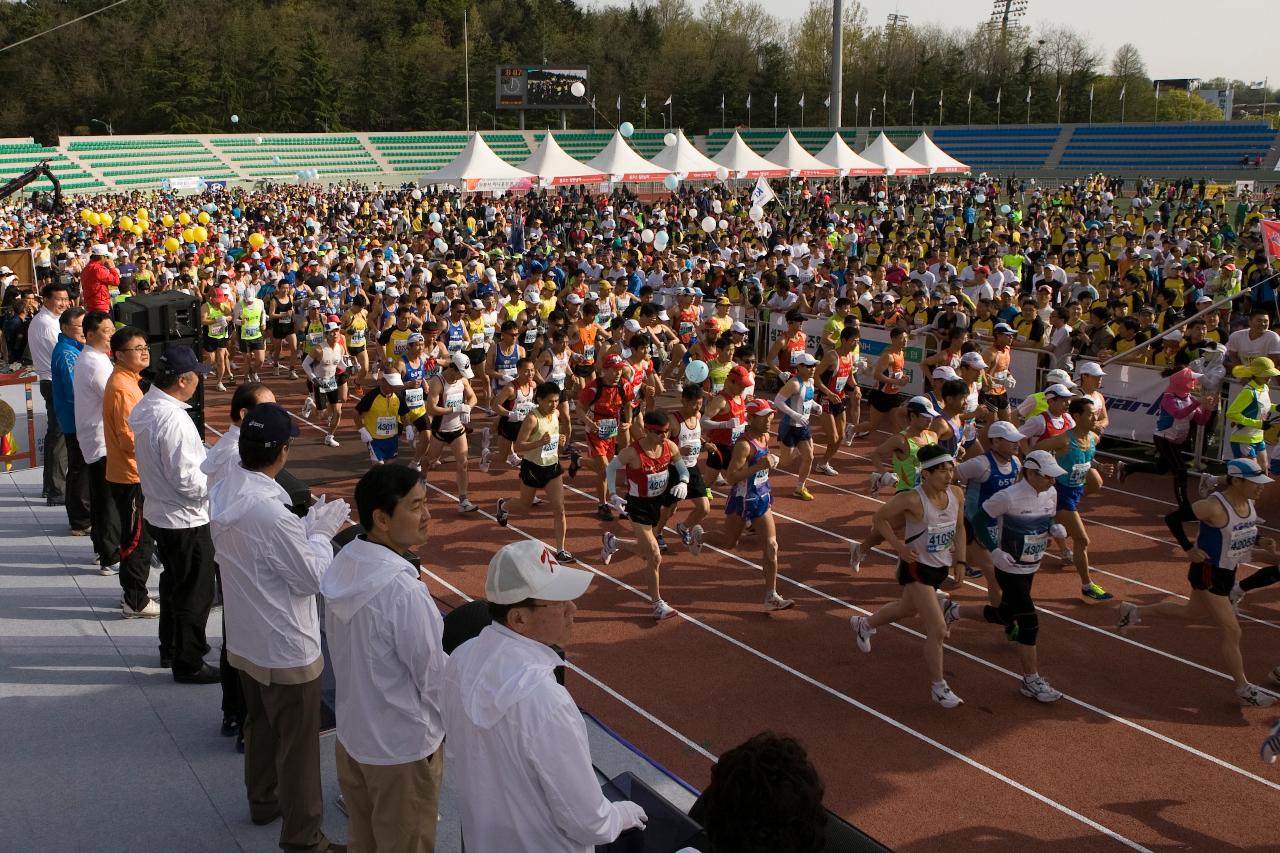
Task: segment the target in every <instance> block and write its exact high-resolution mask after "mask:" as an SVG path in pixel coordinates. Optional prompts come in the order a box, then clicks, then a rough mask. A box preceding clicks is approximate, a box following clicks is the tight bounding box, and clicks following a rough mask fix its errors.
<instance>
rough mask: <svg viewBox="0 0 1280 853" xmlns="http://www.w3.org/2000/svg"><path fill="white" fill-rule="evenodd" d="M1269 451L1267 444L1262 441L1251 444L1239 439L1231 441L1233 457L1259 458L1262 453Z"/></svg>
mask: <svg viewBox="0 0 1280 853" xmlns="http://www.w3.org/2000/svg"><path fill="white" fill-rule="evenodd" d="M1266 451H1267V446H1266V445H1265V444H1263V443H1262V442H1261V441H1255V442H1252V443H1251V444H1241V443H1240V442H1238V441H1233V442H1231V458H1233V459H1257V458H1258V456H1259V455H1260V454H1263V453H1265V452H1266Z"/></svg>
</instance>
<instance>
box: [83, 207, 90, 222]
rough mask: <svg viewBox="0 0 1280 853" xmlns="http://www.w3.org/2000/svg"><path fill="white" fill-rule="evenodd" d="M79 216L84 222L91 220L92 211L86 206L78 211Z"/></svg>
mask: <svg viewBox="0 0 1280 853" xmlns="http://www.w3.org/2000/svg"><path fill="white" fill-rule="evenodd" d="M80 218H81V219H83V220H84V221H85V222H92V221H93V211H92V210H89V209H88V208H85V209H84V210H82V211H80Z"/></svg>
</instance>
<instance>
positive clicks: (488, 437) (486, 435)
mask: <svg viewBox="0 0 1280 853" xmlns="http://www.w3.org/2000/svg"><path fill="white" fill-rule="evenodd" d="M492 446H493V432H492V431H491V430H490V429H489V428H488V427H485V428H484V429H482V430H480V452H481V453H488V452H489V448H491V447H492Z"/></svg>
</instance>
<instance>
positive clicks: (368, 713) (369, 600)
mask: <svg viewBox="0 0 1280 853" xmlns="http://www.w3.org/2000/svg"><path fill="white" fill-rule="evenodd" d="M320 592H321V593H322V594H323V595H324V619H325V636H326V638H327V639H328V641H329V660H330V661H331V662H332V664H333V674H334V680H335V681H336V682H337V684H338V702H337V717H338V740H339V741H341V742H342V748H343V749H345V750H346V751H347V753H348V754H349V755H350V756H351V757H352V758H354V759H355V760H356V761H357V762H359V763H361V764H376V765H390V764H407V763H409V762H411V761H419V760H421V759H423V758H426V757H427V756H428V755H431V754H432V753H434V752H435V751H436V750H438V749H439V748H440V742H441V741H443V740H444V720H443V717H442V714H441V709H440V695H441V692H442V687H443V683H444V668H445V663H446V662H447V661H448V656H447V655H445V653H444V644H443V637H444V620H443V619H441V618H440V611H439V609H438V608H437V607H436V604H435V602H434V601H432V600H431V594H430V593H429V592H428V591H427V587H426V586H425V585H424V584H423V583H422V581H421V580H419V577H418V571H417V569H415V568H414V567H413V565H412V564H411V563H409V561H408V560H406V559H404V557H401V556H400V555H399V554H397V553H396V552H394V551H392V550H391V549H390V548H387V547H386V546H384V545H379V544H378V543H376V542H369V541H368V540H366V539H353V540H351V542H349V543H347V545H346V547H344V548H343V549H342V550H341V551H339V552H338V555H337V556H336V557H334V558H333V563H332V565H330V566H329V570H328V571H327V572H325V575H324V580H323V581H322V582H321V584H320ZM469 846H470V845H469ZM475 849H476V850H487V849H495V850H496V849H498V848H487V847H485V846H484V845H483V844H481V845H478V846H476V847H475Z"/></svg>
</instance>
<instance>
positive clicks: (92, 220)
mask: <svg viewBox="0 0 1280 853" xmlns="http://www.w3.org/2000/svg"><path fill="white" fill-rule="evenodd" d="M84 221H85V222H88V223H89V224H90V225H98V224H100V223H101V222H102V217H100V216H99V215H98V212H97V211H96V210H91V211H89V215H88V216H86V217H85V218H84Z"/></svg>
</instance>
